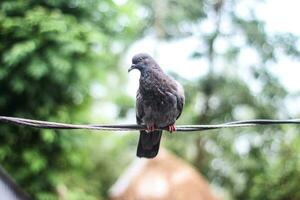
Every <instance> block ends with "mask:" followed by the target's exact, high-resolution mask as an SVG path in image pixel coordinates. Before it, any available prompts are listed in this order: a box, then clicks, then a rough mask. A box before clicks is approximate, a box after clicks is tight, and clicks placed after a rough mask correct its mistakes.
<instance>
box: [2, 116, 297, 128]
mask: <svg viewBox="0 0 300 200" xmlns="http://www.w3.org/2000/svg"><path fill="white" fill-rule="evenodd" d="M0 122H4V123H9V124H14V125H22V126H27V127H33V128H44V129H88V130H101V131H132V130H145V129H146V126H145V125H137V124H123V125H98V124H89V125H84V124H65V123H57V122H48V121H40V120H32V119H24V118H17V117H7V116H0ZM279 124H300V119H287V120H270V119H254V120H244V121H233V122H227V123H224V124H216V125H179V126H176V131H184V132H192V131H204V130H212V129H221V128H234V127H249V126H259V125H279ZM159 129H160V130H167V128H159Z"/></svg>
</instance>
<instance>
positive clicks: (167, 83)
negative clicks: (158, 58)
mask: <svg viewBox="0 0 300 200" xmlns="http://www.w3.org/2000/svg"><path fill="white" fill-rule="evenodd" d="M132 63H133V66H132V67H131V69H138V70H139V71H140V72H141V76H140V81H139V82H140V85H139V89H138V91H137V96H136V118H137V123H138V124H145V125H149V124H154V125H155V127H156V128H165V127H167V126H169V125H172V124H175V121H176V119H178V118H179V116H180V115H181V112H182V109H183V106H184V101H185V97H184V90H183V87H182V86H181V85H180V84H179V83H178V82H177V81H175V80H174V79H173V78H171V77H169V76H168V75H167V74H165V73H164V72H163V70H162V69H161V68H160V67H159V65H158V64H157V63H156V62H155V61H154V59H153V58H152V57H151V56H149V55H147V54H138V55H136V56H134V57H133V59H132ZM160 138H161V131H153V132H150V133H146V132H145V131H141V133H140V139H139V144H138V149H137V155H138V156H139V157H147V158H152V157H155V156H156V155H157V152H158V150H159V144H160Z"/></svg>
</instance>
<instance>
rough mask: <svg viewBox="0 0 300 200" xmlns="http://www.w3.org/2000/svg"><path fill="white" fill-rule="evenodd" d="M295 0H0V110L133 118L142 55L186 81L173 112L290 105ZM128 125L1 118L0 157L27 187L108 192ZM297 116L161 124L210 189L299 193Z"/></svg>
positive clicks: (270, 110) (233, 113)
mask: <svg viewBox="0 0 300 200" xmlns="http://www.w3.org/2000/svg"><path fill="white" fill-rule="evenodd" d="M299 6H300V3H299V2H298V1H293V0H286V1H280V0H263V1H262V0H254V1H253V0H239V1H236V0H196V1H195V0H177V1H175V0H153V1H148V0H101V1H100V0H99V1H98V0H14V1H10V0H2V1H1V2H0V114H1V115H6V116H14V117H25V118H31V119H40V120H48V121H57V122H65V123H100V124H105V123H112V124H119V123H134V122H135V108H134V106H135V93H136V89H137V87H138V78H139V73H138V72H137V71H135V72H133V73H132V74H128V73H127V69H128V68H129V66H130V63H131V57H132V56H133V55H134V54H136V53H140V52H147V53H149V54H151V55H152V56H153V57H154V58H155V59H156V60H157V61H158V63H159V64H160V65H161V67H162V68H163V69H164V70H165V71H166V72H167V73H169V74H170V75H172V76H173V77H175V78H176V79H177V80H178V81H179V82H181V83H182V84H183V85H184V88H185V92H186V105H185V108H184V112H183V114H182V116H181V118H180V120H179V121H178V122H177V124H214V123H222V122H226V121H231V120H243V119H254V118H268V119H288V118H297V117H298V118H299V117H300V104H299V100H300V98H299V97H300V96H299V95H300V88H299V87H300V84H299V74H300V68H299V66H298V65H299V59H300V47H299V46H300V42H299V36H300V27H299V18H300V13H299V11H298V9H299ZM137 140H138V134H137V133H136V132H134V133H133V132H132V133H118V132H97V131H96V132H92V131H83V130H77V131H59V130H38V129H31V128H24V127H17V126H11V125H5V124H1V125H0V163H1V165H2V167H3V168H4V169H5V170H6V171H7V172H8V173H9V174H10V175H11V176H12V177H13V178H14V179H15V180H16V182H17V183H18V185H19V186H20V187H21V188H22V189H23V190H24V191H26V192H27V193H28V194H29V195H30V196H31V197H33V198H34V199H87V200H94V199H107V198H109V188H111V186H112V185H113V184H114V183H115V182H116V181H117V180H118V177H119V176H120V175H121V174H122V173H123V172H124V169H125V168H126V167H127V166H128V165H129V164H130V163H131V162H132V161H133V160H135V159H136V158H135V151H136V146H137ZM299 145H300V135H299V127H297V126H292V125H286V126H273V127H260V128H235V129H223V130H216V131H207V132H201V133H193V134H182V133H178V134H172V135H170V134H168V133H166V134H164V136H163V139H162V146H163V147H164V148H165V149H168V151H169V152H172V154H175V155H176V157H180V158H181V159H182V160H184V162H185V163H186V164H187V163H188V165H192V166H193V168H194V169H196V171H197V173H198V174H202V176H203V177H204V179H206V181H207V182H208V183H209V185H210V188H212V190H213V191H214V193H215V194H216V196H219V197H220V199H272V200H274V199H300V186H299V185H300V173H299V172H300V157H299V155H300V148H299Z"/></svg>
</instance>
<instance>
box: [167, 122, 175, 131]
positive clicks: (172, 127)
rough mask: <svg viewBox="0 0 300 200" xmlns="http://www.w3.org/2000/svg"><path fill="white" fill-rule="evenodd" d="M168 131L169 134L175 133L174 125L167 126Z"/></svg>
mask: <svg viewBox="0 0 300 200" xmlns="http://www.w3.org/2000/svg"><path fill="white" fill-rule="evenodd" d="M168 131H169V132H170V133H173V132H175V131H176V125H175V124H172V125H169V126H168Z"/></svg>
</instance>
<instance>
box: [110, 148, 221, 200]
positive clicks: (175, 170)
mask: <svg viewBox="0 0 300 200" xmlns="http://www.w3.org/2000/svg"><path fill="white" fill-rule="evenodd" d="M110 199H111V200H170V199H172V200H217V199H219V198H216V197H215V195H214V194H213V192H212V190H211V188H210V186H209V183H208V182H207V181H206V180H205V179H204V178H203V177H202V176H201V175H200V174H199V173H198V172H197V171H196V170H195V169H194V168H193V167H192V166H191V165H189V164H188V163H186V162H185V161H183V160H181V159H180V158H178V157H176V156H175V155H172V154H171V153H169V152H167V151H166V150H163V149H162V150H161V151H160V153H159V155H158V156H157V157H156V158H155V159H140V158H137V159H136V160H135V161H134V162H133V163H132V164H131V165H130V166H129V167H128V169H127V170H125V172H124V173H123V175H121V177H120V178H119V179H118V180H117V182H116V183H115V184H114V185H113V186H112V187H111V189H110Z"/></svg>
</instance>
